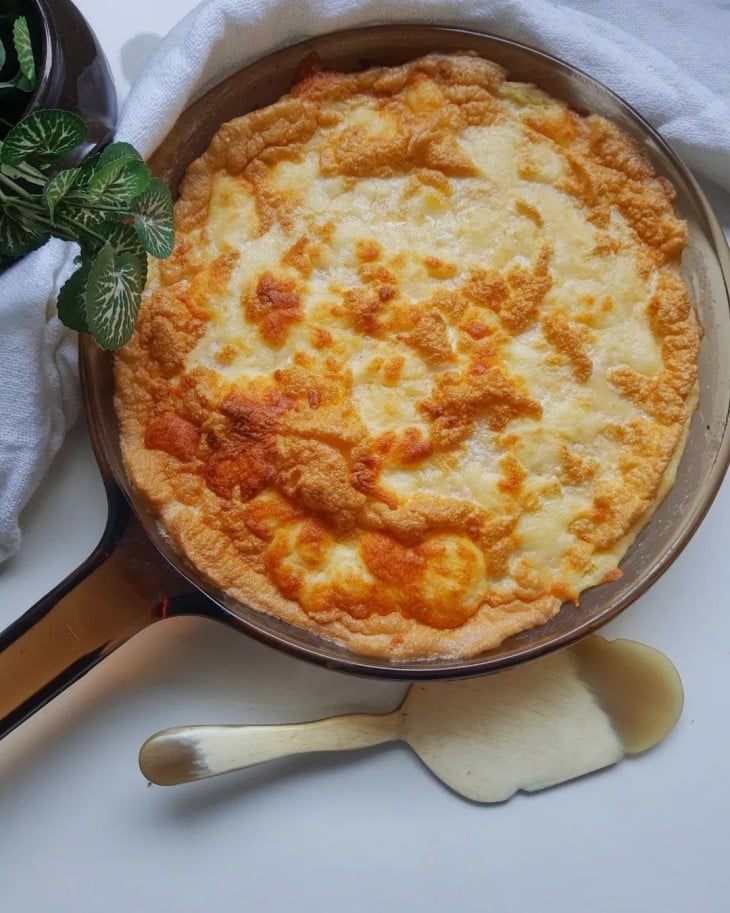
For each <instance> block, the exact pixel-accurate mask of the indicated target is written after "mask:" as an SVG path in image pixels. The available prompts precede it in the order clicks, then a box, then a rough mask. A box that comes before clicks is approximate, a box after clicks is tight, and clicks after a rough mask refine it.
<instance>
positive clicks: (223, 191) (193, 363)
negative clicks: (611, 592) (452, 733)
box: [115, 55, 701, 660]
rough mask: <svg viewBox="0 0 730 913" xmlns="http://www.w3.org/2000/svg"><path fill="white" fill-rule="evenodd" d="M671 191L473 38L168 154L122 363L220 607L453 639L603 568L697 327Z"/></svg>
mask: <svg viewBox="0 0 730 913" xmlns="http://www.w3.org/2000/svg"><path fill="white" fill-rule="evenodd" d="M673 198H674V193H673V190H672V187H671V186H670V184H669V183H668V182H667V181H666V180H665V179H664V178H662V177H659V176H657V174H656V173H655V172H654V170H653V168H652V166H651V165H650V163H649V161H648V160H647V159H646V158H645V157H644V155H643V153H642V152H641V151H640V150H639V149H638V147H637V146H636V144H635V143H634V142H633V141H632V140H631V139H630V138H629V137H628V136H627V135H625V134H624V133H622V132H621V131H620V130H619V129H618V128H617V127H615V126H614V125H612V124H611V123H609V122H608V121H606V120H604V119H602V118H601V117H597V116H581V115H580V114H578V113H576V112H575V111H573V110H571V109H570V108H569V107H568V106H566V105H565V104H564V103H563V102H561V101H558V100H556V99H554V98H552V97H550V96H548V95H546V94H545V93H544V92H542V91H540V90H539V89H538V88H536V87H534V86H532V85H527V84H524V83H518V82H511V81H507V80H506V77H505V73H504V72H503V70H502V69H500V67H498V66H496V65H495V64H493V63H491V62H489V61H486V60H483V59H480V58H478V57H476V56H471V55H452V56H442V55H430V56H428V57H424V58H422V59H419V60H416V61H414V62H412V63H409V64H407V65H405V66H399V67H392V68H378V69H370V70H367V71H365V72H360V73H354V74H352V73H349V74H346V73H337V72H328V71H320V72H310V73H309V74H308V75H306V76H304V77H302V78H301V79H300V80H299V81H298V82H297V83H296V84H295V85H294V86H293V88H292V90H291V92H290V93H289V94H288V95H286V96H285V97H283V98H282V99H281V100H280V101H278V102H276V103H275V104H273V105H271V106H269V107H267V108H263V109H261V110H257V111H253V112H251V113H249V114H246V115H245V116H243V117H240V118H238V119H236V120H233V121H231V122H230V123H226V124H224V125H223V126H221V128H220V129H219V130H218V132H217V134H216V135H215V137H214V139H213V140H212V142H211V144H210V147H209V148H208V150H207V151H206V152H205V154H204V155H203V156H201V157H200V158H199V159H198V160H197V161H195V162H193V164H192V165H191V166H190V167H189V169H188V171H187V175H186V177H185V179H184V181H183V183H182V185H181V188H180V193H179V199H178V200H177V203H176V207H175V219H176V229H177V242H176V247H175V251H174V253H173V255H172V256H171V257H170V258H169V260H167V261H163V262H160V263H159V264H157V265H153V266H152V268H151V272H150V279H149V281H148V286H147V290H146V292H145V296H144V300H143V305H142V309H141V312H140V317H139V322H138V327H137V331H136V334H135V336H134V338H133V339H132V341H131V342H130V343H129V344H128V345H127V346H126V347H125V348H124V349H122V350H121V351H120V352H119V353H118V355H117V358H116V363H115V375H116V391H117V410H118V414H119V419H120V423H121V433H122V446H123V452H124V457H125V460H126V465H127V469H128V472H129V475H130V477H131V480H132V482H133V484H134V486H135V487H136V489H137V491H138V492H139V493H140V494H141V496H142V497H143V498H144V499H145V500H146V502H147V503H149V504H150V505H151V507H152V509H153V510H154V511H155V512H156V514H157V515H158V516H159V518H160V521H161V523H162V525H163V527H164V528H165V529H166V530H167V532H168V533H169V535H170V536H171V537H172V539H173V540H174V542H175V543H176V544H177V546H178V547H179V549H180V550H181V551H182V552H183V553H184V554H185V555H186V556H187V557H188V559H189V560H190V561H191V562H192V563H193V564H194V565H195V566H196V567H197V568H198V569H199V570H200V571H201V572H202V573H203V574H204V575H205V576H206V577H207V578H208V579H209V580H210V581H211V582H212V583H213V584H214V585H215V586H217V587H220V588H222V589H224V590H225V591H227V592H228V593H229V594H230V595H231V596H233V597H234V598H235V599H237V600H239V601H242V602H244V603H247V604H250V605H252V606H254V607H255V608H257V609H259V610H260V611H261V612H268V613H271V614H272V615H275V616H277V617H278V618H280V619H283V620H285V621H287V622H290V623H291V624H293V625H297V626H300V627H302V628H306V629H309V630H311V631H314V632H316V633H317V634H318V635H320V636H321V637H322V638H325V639H328V640H331V641H335V642H337V643H338V644H341V645H344V646H346V647H348V648H350V649H352V650H353V651H356V652H357V653H360V654H366V655H371V656H372V655H375V656H379V657H387V658H390V659H393V660H399V659H406V658H408V659H412V658H419V657H466V656H471V655H474V654H476V653H478V652H479V651H482V650H486V649H489V648H492V647H495V646H497V645H498V644H500V643H501V642H502V641H503V640H504V639H505V638H507V637H509V636H510V635H512V634H514V633H516V632H519V631H523V630H525V629H528V628H531V627H533V626H535V625H539V624H541V623H544V622H545V621H547V620H548V619H549V618H550V617H551V616H553V615H554V614H555V613H556V612H557V611H558V610H559V609H560V606H561V604H562V603H564V602H565V601H568V600H570V601H574V602H575V601H577V600H578V599H579V596H580V594H581V593H582V592H583V591H584V590H586V589H587V588H589V587H593V586H595V585H597V584H601V583H603V582H606V581H610V580H614V579H616V577H617V576H619V575H620V570H619V562H620V561H621V558H622V557H623V555H624V554H625V552H626V550H627V549H628V548H629V546H630V545H631V543H632V541H633V540H634V538H635V537H636V535H637V533H638V532H639V531H640V529H641V528H642V527H643V526H644V524H645V523H646V522H647V521H648V520H649V518H650V516H651V514H652V512H653V510H654V508H655V507H656V505H657V504H658V503H659V502H660V501H661V499H662V497H663V496H664V495H665V494H666V492H667V490H668V489H669V488H670V486H671V484H672V482H673V479H674V475H675V470H676V466H677V463H678V460H679V456H680V454H681V450H682V446H683V443H684V439H685V436H686V432H687V427H688V423H689V418H690V416H691V413H692V411H693V410H694V407H695V404H696V399H697V382H696V378H697V369H696V363H697V356H698V350H699V342H700V335H701V331H700V328H699V324H698V321H697V319H696V317H695V313H694V310H693V307H692V304H691V301H690V296H689V293H688V290H687V287H686V286H685V284H684V282H683V281H682V279H681V278H680V274H679V264H680V257H681V254H682V250H683V248H684V247H685V245H686V243H687V231H686V228H685V225H684V223H683V222H682V221H680V220H679V219H678V218H677V216H676V215H675V212H674V208H673Z"/></svg>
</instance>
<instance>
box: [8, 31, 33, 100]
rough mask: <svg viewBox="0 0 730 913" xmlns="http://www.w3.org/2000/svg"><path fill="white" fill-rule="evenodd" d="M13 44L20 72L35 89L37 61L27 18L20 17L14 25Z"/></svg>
mask: <svg viewBox="0 0 730 913" xmlns="http://www.w3.org/2000/svg"><path fill="white" fill-rule="evenodd" d="M13 44H14V45H15V53H16V54H17V55H18V63H19V64H20V72H21V73H22V74H23V76H25V78H26V79H27V80H28V83H29V84H30V87H31V88H35V60H34V59H33V45H32V44H31V41H30V31H29V29H28V20H27V19H26V18H25V16H18V18H17V19H16V20H15V22H14V23H13Z"/></svg>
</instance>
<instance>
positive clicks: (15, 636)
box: [0, 26, 730, 736]
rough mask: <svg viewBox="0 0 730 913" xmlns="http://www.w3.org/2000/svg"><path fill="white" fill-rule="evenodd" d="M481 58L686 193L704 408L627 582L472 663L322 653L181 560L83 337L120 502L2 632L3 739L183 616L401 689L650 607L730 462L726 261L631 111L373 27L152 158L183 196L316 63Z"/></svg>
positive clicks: (259, 82) (184, 129)
mask: <svg viewBox="0 0 730 913" xmlns="http://www.w3.org/2000/svg"><path fill="white" fill-rule="evenodd" d="M464 49H470V50H475V51H477V52H478V53H479V54H481V55H482V56H484V57H487V58H489V59H492V60H494V61H496V62H497V63H500V64H502V65H503V66H504V67H505V68H506V69H507V70H508V72H509V74H510V77H511V78H512V79H518V80H523V81H529V82H534V83H536V84H537V85H538V86H540V87H541V88H543V89H545V90H546V91H547V92H549V93H550V94H552V95H554V96H556V97H558V98H562V99H564V100H565V101H566V102H568V103H569V104H571V105H572V106H573V107H574V108H576V109H577V110H579V111H585V112H589V111H591V112H595V113H598V114H602V115H604V116H606V117H609V118H610V119H611V120H613V121H614V122H615V123H617V124H618V125H619V126H620V127H621V128H623V129H624V130H625V131H627V132H628V133H629V134H631V135H632V136H634V137H635V138H636V139H637V141H638V142H639V143H640V145H641V146H642V147H643V149H644V150H645V152H646V153H647V154H648V156H649V157H650V159H651V160H652V162H653V163H654V165H655V167H656V168H657V170H658V171H659V172H660V173H662V174H664V175H665V176H666V177H667V178H669V180H670V181H671V182H672V184H673V185H674V187H675V188H676V189H677V207H678V210H679V212H680V215H681V216H682V217H683V218H684V219H685V220H686V221H687V224H688V227H689V233H690V245H689V248H688V250H687V251H686V253H685V255H684V259H683V274H684V278H685V281H686V282H687V283H688V285H689V287H690V289H691V290H692V293H693V296H694V300H695V302H696V305H697V308H698V311H699V314H700V319H701V321H702V324H703V327H704V331H705V335H704V340H703V343H702V350H701V354H700V386H701V399H700V406H699V409H698V411H697V413H696V414H695V416H694V418H693V420H692V425H691V429H690V434H689V439H688V442H687V447H686V451H685V455H684V457H683V459H682V462H681V465H680V467H679V472H678V476H677V482H676V484H675V486H674V488H673V489H672V491H671V493H670V494H669V496H668V497H667V498H666V500H665V502H664V503H663V504H662V505H661V507H660V508H659V509H658V510H657V512H656V514H655V515H654V517H653V518H652V520H651V522H650V524H649V525H648V526H647V527H646V529H645V530H644V531H643V533H642V534H641V535H640V537H639V538H638V539H637V541H636V543H635V544H634V546H633V547H632V548H631V549H630V551H629V553H628V554H627V555H626V558H625V560H624V561H623V562H622V569H623V577H622V578H621V580H619V581H617V582H615V583H611V584H606V585H603V586H600V587H597V588H595V589H593V590H591V591H589V592H588V593H586V594H585V595H584V597H583V598H582V600H581V605H580V608H576V607H575V606H573V605H572V604H566V605H565V606H564V607H563V608H562V610H561V611H560V612H559V613H558V615H557V616H555V618H553V619H552V620H551V621H550V622H548V623H547V624H545V625H542V626H541V627H537V628H534V629H533V630H530V631H526V632H524V633H522V634H519V635H517V636H515V637H512V638H510V639H509V640H507V641H506V642H505V643H504V644H502V646H500V647H499V648H498V649H496V650H491V651H489V652H487V653H482V654H480V655H478V656H475V657H473V658H471V659H466V660H450V659H433V660H423V661H409V662H400V663H389V662H388V661H386V660H378V659H373V658H371V657H364V656H360V655H357V654H355V653H352V652H350V651H348V650H346V649H343V648H340V647H337V646H335V645H333V644H330V643H326V642H324V641H321V640H319V639H318V638H317V637H316V636H314V635H313V634H311V633H309V632H306V631H303V630H300V629H298V628H295V627H292V626H290V625H287V624H284V623H283V622H280V621H278V620H277V619H275V618H272V617H271V616H269V615H266V614H263V613H260V612H258V611H256V608H255V607H254V606H252V605H245V604H242V603H239V602H237V601H235V600H233V599H231V598H230V597H228V596H226V594H225V593H223V592H221V591H219V590H217V589H216V588H215V587H213V586H211V585H210V583H209V582H207V581H206V579H205V578H204V577H203V575H202V574H201V573H200V571H198V570H197V569H196V568H195V567H193V566H192V565H191V564H190V563H189V562H188V561H186V559H185V558H184V557H183V556H182V555H180V554H179V553H178V552H177V551H176V549H175V548H174V546H173V545H172V544H171V543H170V541H169V540H168V539H167V538H166V537H165V535H164V533H163V531H162V530H161V529H160V528H159V526H158V525H157V523H156V521H155V519H154V517H152V516H151V514H150V513H149V512H148V510H147V508H146V506H145V504H144V503H143V502H142V501H141V500H140V499H139V498H138V497H137V495H136V494H135V493H134V491H133V490H132V489H131V487H130V485H129V481H128V479H127V477H126V474H125V471H124V467H123V464H122V459H121V454H120V449H119V436H118V427H117V421H116V416H115V413H114V406H113V381H112V372H111V366H112V359H111V357H110V356H109V355H108V354H107V353H104V352H102V351H100V350H99V349H98V348H97V347H96V346H95V345H94V343H93V342H92V341H90V340H89V339H88V338H82V340H81V344H80V362H81V377H82V384H83V391H84V402H85V409H86V417H87V421H88V424H89V430H90V433H91V439H92V443H93V446H94V451H95V453H96V458H97V461H98V463H99V468H100V470H101V473H102V476H103V479H104V484H105V486H106V492H107V498H108V503H109V518H108V522H107V526H106V529H105V531H104V534H103V536H102V539H101V542H100V543H99V545H98V546H97V548H96V550H95V551H94V552H93V554H92V555H91V556H90V557H89V558H88V559H87V560H86V561H85V562H84V564H83V565H82V566H81V567H80V568H78V569H77V570H76V571H74V572H73V573H72V574H71V575H70V576H69V577H68V578H67V579H66V580H64V581H63V582H62V583H60V584H59V585H58V586H57V587H56V588H55V589H54V590H53V591H52V592H51V593H49V594H48V595H47V596H45V597H44V598H43V599H41V600H40V602H38V603H37V604H36V605H35V606H34V607H33V608H31V609H30V610H29V611H28V612H26V613H25V615H23V616H22V617H21V618H19V619H18V621H16V622H15V623H14V624H13V625H11V626H10V627H9V628H8V629H7V630H6V631H5V632H4V633H2V634H0V736H2V735H4V734H5V733H7V732H9V731H10V730H11V729H12V728H13V727H14V726H16V725H17V724H18V723H20V722H22V720H24V719H25V718H26V717H28V716H29V715H30V714H31V713H33V712H34V711H35V710H37V709H38V708H39V707H41V706H42V705H43V704H44V703H46V702H47V701H48V700H50V699H51V698H52V697H54V696H55V695H56V694H58V693H59V692H60V691H61V690H62V689H63V688H65V687H66V686H67V685H69V684H70V683H71V682H73V681H74V680H75V679H77V678H79V677H80V676H81V675H83V674H84V673H85V672H87V671H88V670H89V669H90V668H91V667H92V666H94V665H95V664H96V663H97V662H98V661H99V660H101V659H103V658H104V657H105V656H107V655H108V654H109V653H110V652H111V651H112V650H114V649H116V647H118V646H120V645H121V644H122V643H124V642H125V641H126V640H127V639H128V638H130V637H131V636H132V635H133V634H135V633H137V632H138V631H140V630H142V629H143V628H145V627H146V626H147V625H150V624H152V623H153V622H156V621H158V620H161V619H164V618H167V617H169V616H173V615H185V614H190V615H201V616H206V617H208V618H211V619H213V620H215V621H219V622H223V623H225V624H227V625H229V626H230V627H232V628H236V629H237V630H239V631H244V632H246V633H248V634H251V635H253V636H254V637H257V638H258V639H259V640H262V641H264V642H265V643H267V644H269V645H271V646H274V647H277V648H279V649H282V650H285V651H286V652H288V653H291V654H293V655H294V656H298V657H301V658H303V659H308V660H311V661H314V662H317V663H319V664H321V665H324V666H327V667H329V668H331V669H337V670H340V671H343V672H352V673H357V674H361V675H371V676H376V677H381V678H397V679H436V678H454V677H457V676H467V675H479V674H483V673H487V672H494V671H496V670H498V669H502V668H505V667H507V666H511V665H514V664H516V663H519V662H523V661H525V660H529V659H532V658H534V657H537V656H540V655H542V654H544V653H547V652H549V651H551V650H554V649H556V648H558V647H562V646H566V645H567V644H570V643H573V642H575V641H576V640H578V639H579V638H581V637H584V636H585V635H586V634H589V633H590V632H592V631H595V630H596V629H597V628H599V627H600V626H601V625H603V624H605V623H606V622H607V621H609V620H610V619H611V618H613V617H614V616H615V615H617V614H618V613H619V612H621V611H622V610H623V609H625V608H626V606H628V605H629V604H630V603H632V602H633V601H634V600H635V599H636V598H637V597H638V596H640V595H641V594H642V593H643V592H644V591H645V590H646V589H647V588H648V587H649V586H650V585H651V584H652V583H653V582H654V581H655V580H656V579H657V578H658V577H659V575H660V574H661V573H662V572H663V571H665V570H666V569H667V567H669V565H670V564H671V563H672V561H673V560H674V559H675V558H676V557H677V555H678V554H679V552H680V551H681V550H682V548H683V547H684V546H685V545H686V544H687V542H688V541H689V539H690V537H691V536H692V534H693V533H694V531H695V530H696V529H697V527H698V525H699V523H700V521H701V520H702V518H703V516H704V515H705V513H706V511H707V509H708V508H709V506H710V504H711V502H712V500H713V498H714V496H715V494H716V493H717V490H718V488H719V486H720V483H721V481H722V478H723V476H724V473H725V469H726V467H727V464H728V459H729V457H730V437H729V436H728V411H729V409H730V360H728V358H727V356H726V353H727V351H728V348H729V346H730V313H729V296H728V285H729V284H730V255H729V252H728V248H727V244H726V242H725V239H724V237H723V234H722V231H721V230H720V227H719V225H718V223H717V220H716V219H715V217H714V215H713V214H712V211H711V209H710V207H709V205H708V203H707V201H706V199H705V197H704V196H703V194H702V192H701V190H700V189H699V187H698V185H697V183H696V181H695V180H694V178H693V177H692V175H691V174H690V173H689V171H688V170H687V169H686V168H685V167H684V166H683V165H682V163H681V162H680V161H679V160H678V159H677V157H676V156H675V155H674V153H673V152H672V151H671V149H669V148H668V147H667V145H666V144H665V143H664V142H663V140H662V139H661V138H660V137H659V136H658V135H657V134H656V133H655V132H654V131H653V130H652V129H651V128H650V127H649V126H648V125H647V124H646V123H645V122H644V121H643V120H642V119H641V118H640V117H639V115H638V114H636V112H635V111H633V110H632V109H631V108H630V107H629V106H628V105H627V104H626V103H625V102H624V101H622V100H621V99H620V98H618V97H617V96H616V95H614V94H613V93H612V92H610V91H609V90H608V89H606V88H605V87H604V86H602V85H600V84H599V83H597V82H596V81H595V80H593V79H592V78H591V77H589V76H587V75H586V74H585V73H582V72H580V71H579V70H576V69H574V68H573V67H571V66H569V65H568V64H566V63H563V62H562V61H560V60H557V59H555V58H553V57H549V56H547V55H545V54H542V53H540V52H538V51H535V50H532V49H530V48H526V47H524V46H521V45H518V44H516V43H514V42H511V41H507V40H504V39H500V38H495V37H492V36H488V35H482V34H477V33H475V32H468V31H462V30H457V29H446V28H437V27H433V26H378V27H373V28H367V29H357V30H351V31H346V32H340V33H334V34H329V35H324V36H321V37H319V38H315V39H311V40H309V41H306V42H303V43H301V44H298V45H296V46H294V47H290V48H286V49H284V50H281V51H277V52H276V53H274V54H271V55H269V56H267V57H266V58H264V59H262V60H260V61H258V62H256V63H254V64H252V65H250V66H248V67H246V68H245V69H243V70H241V71H240V72H238V73H236V74H235V75H233V76H231V77H230V78H229V79H227V80H226V81H225V82H223V83H221V84H219V85H218V86H216V87H215V88H214V89H212V90H211V91H210V92H209V93H208V94H207V95H205V96H204V97H203V98H202V99H200V100H199V101H197V102H196V103H195V104H194V105H192V107H191V108H189V109H188V110H187V111H186V112H185V113H184V114H183V115H182V117H181V118H180V120H179V121H178V123H177V124H176V125H175V127H174V128H173V130H172V131H171V133H170V134H169V135H168V137H167V138H166V140H165V141H164V142H163V143H162V145H161V146H160V148H159V149H158V150H157V151H156V152H155V154H154V156H153V157H152V161H151V164H152V166H153V168H154V170H155V171H156V172H157V173H158V174H160V175H161V176H162V177H164V178H165V179H166V180H167V181H168V182H169V183H170V185H171V187H172V189H173V191H175V189H176V188H177V185H178V183H179V181H180V178H181V176H182V174H183V172H184V170H185V168H186V166H187V165H188V164H189V162H190V161H192V160H193V159H194V158H195V157H197V156H198V155H199V154H200V153H202V152H203V151H204V150H205V149H206V147H207V146H208V144H209V141H210V139H211V138H212V136H213V134H214V132H215V130H216V128H217V127H218V125H219V124H220V123H222V122H224V121H226V120H228V119H230V118H232V117H235V116H237V115H239V114H243V113H245V112H246V111H249V110H250V109H252V108H254V107H260V106H261V105H265V104H268V103H270V102H273V101H275V100H276V99H277V98H278V97H279V96H280V95H282V94H283V93H284V92H285V91H286V90H287V89H288V87H289V86H290V84H291V82H292V77H293V74H294V73H295V71H296V69H297V67H298V66H299V64H300V63H301V62H302V60H303V59H304V58H305V57H306V55H307V54H309V53H310V52H311V51H313V50H316V51H317V52H318V53H319V55H320V56H321V58H322V59H323V61H324V62H325V64H326V65H327V66H330V67H334V68H339V69H344V70H354V69H360V68H363V67H366V66H369V65H373V64H397V63H402V62H404V61H407V60H410V59H412V58H414V57H417V56H419V55H421V54H424V53H428V52H429V51H458V50H464Z"/></svg>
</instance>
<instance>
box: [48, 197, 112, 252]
mask: <svg viewBox="0 0 730 913" xmlns="http://www.w3.org/2000/svg"><path fill="white" fill-rule="evenodd" d="M109 215H110V214H109V213H108V212H100V211H99V210H97V209H85V208H84V206H83V203H81V204H77V203H76V202H73V203H72V202H70V201H69V200H68V199H65V198H64V199H62V200H60V202H59V203H58V205H57V206H56V210H55V212H54V214H53V220H54V222H55V223H56V225H61V224H62V223H63V228H64V229H65V230H66V231H73V232H74V234H75V235H76V240H77V241H78V242H79V244H82V245H84V244H86V245H90V246H91V247H92V248H93V249H94V250H98V249H99V247H100V246H102V244H103V242H95V241H94V239H93V238H89V237H88V236H87V235H86V234H85V232H93V233H95V234H99V235H101V236H102V237H103V239H104V241H106V232H107V231H108V230H109V229H110V228H111V225H110V222H109Z"/></svg>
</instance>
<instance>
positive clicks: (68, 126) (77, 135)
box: [0, 108, 87, 165]
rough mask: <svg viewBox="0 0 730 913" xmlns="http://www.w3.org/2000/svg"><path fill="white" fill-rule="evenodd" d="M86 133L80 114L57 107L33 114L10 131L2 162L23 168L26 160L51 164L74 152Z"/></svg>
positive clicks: (6, 139)
mask: <svg viewBox="0 0 730 913" xmlns="http://www.w3.org/2000/svg"><path fill="white" fill-rule="evenodd" d="M86 134H87V127H86V124H85V123H84V121H83V120H82V119H81V118H80V117H79V116H78V114H73V113H72V112H71V111H60V110H58V109H56V108H48V109H46V110H42V111H34V112H33V114H29V115H28V116H27V117H24V118H23V120H21V121H19V122H18V123H17V124H16V125H15V126H14V127H13V128H12V129H11V130H10V131H9V133H8V135H7V136H6V137H5V142H4V143H3V148H2V150H1V151H0V161H2V162H3V163H4V164H7V165H20V164H21V162H24V161H25V160H26V159H37V160H38V161H39V162H49V161H52V160H53V159H55V158H59V157H60V156H62V155H65V154H66V153H67V152H70V151H71V150H72V149H75V148H76V146H78V145H79V143H82V142H83V141H84V140H85V139H86Z"/></svg>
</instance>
